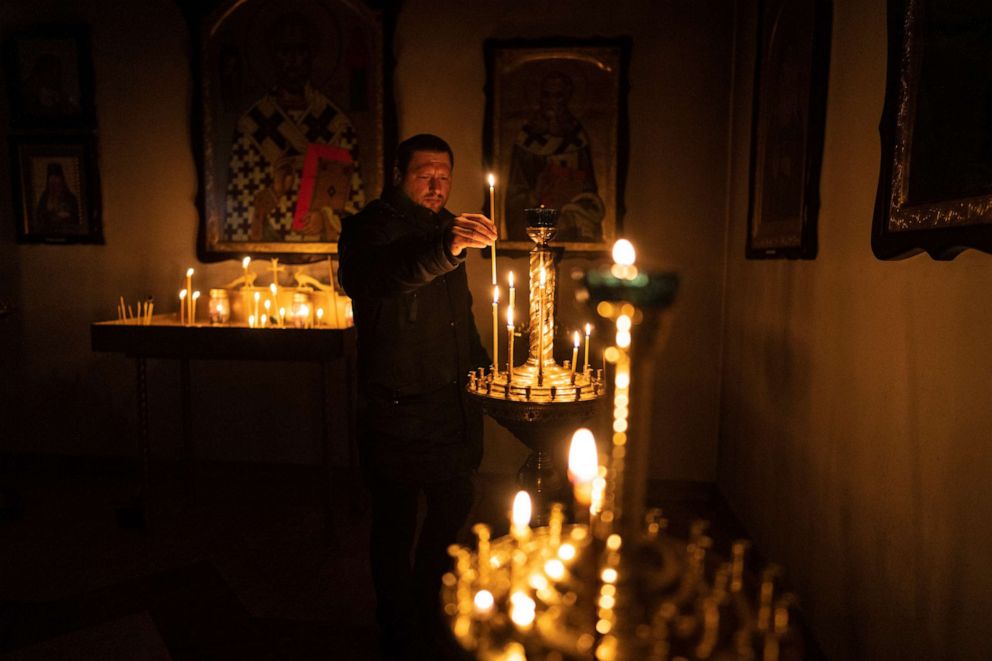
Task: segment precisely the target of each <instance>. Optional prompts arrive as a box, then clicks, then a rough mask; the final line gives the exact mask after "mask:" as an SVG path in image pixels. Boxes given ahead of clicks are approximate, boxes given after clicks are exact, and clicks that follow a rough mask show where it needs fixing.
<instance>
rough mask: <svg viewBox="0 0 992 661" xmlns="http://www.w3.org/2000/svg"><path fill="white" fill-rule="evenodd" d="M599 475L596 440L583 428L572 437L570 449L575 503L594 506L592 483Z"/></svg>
mask: <svg viewBox="0 0 992 661" xmlns="http://www.w3.org/2000/svg"><path fill="white" fill-rule="evenodd" d="M598 473H599V457H598V456H597V454H596V438H595V437H594V436H593V435H592V432H591V431H589V430H588V429H586V428H585V427H582V428H580V429H577V430H576V431H575V433H574V434H573V435H572V443H571V445H570V446H569V448H568V479H569V480H571V481H572V487H573V489H574V492H575V501H576V502H577V503H578V504H579V505H582V506H583V507H589V505H590V504H592V483H593V480H595V479H596V476H597V474H598Z"/></svg>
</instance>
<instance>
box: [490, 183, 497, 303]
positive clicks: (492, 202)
mask: <svg viewBox="0 0 992 661" xmlns="http://www.w3.org/2000/svg"><path fill="white" fill-rule="evenodd" d="M489 215H490V220H492V221H493V225H496V177H494V176H493V173H492V172H490V173H489ZM496 227H499V225H496ZM491 250H492V257H493V286H494V287H495V286H496V242H495V241H493V245H492V248H491Z"/></svg>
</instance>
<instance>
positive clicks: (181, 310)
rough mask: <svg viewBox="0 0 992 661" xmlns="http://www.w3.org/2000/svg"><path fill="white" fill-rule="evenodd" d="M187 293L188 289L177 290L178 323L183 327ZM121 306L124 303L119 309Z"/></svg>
mask: <svg viewBox="0 0 992 661" xmlns="http://www.w3.org/2000/svg"><path fill="white" fill-rule="evenodd" d="M188 291H189V290H188V289H181V290H179V323H180V324H182V325H183V326H185V325H186V294H187V293H188ZM123 306H124V303H123V302H122V303H121V307H123ZM125 312H126V311H125ZM126 318H127V317H126V315H125V319H126Z"/></svg>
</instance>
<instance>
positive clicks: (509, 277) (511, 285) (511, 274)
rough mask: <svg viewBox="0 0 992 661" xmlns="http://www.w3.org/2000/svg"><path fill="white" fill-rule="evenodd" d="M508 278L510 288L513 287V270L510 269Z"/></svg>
mask: <svg viewBox="0 0 992 661" xmlns="http://www.w3.org/2000/svg"><path fill="white" fill-rule="evenodd" d="M507 279H508V280H509V281H510V289H513V271H510V274H509V275H508V276H507Z"/></svg>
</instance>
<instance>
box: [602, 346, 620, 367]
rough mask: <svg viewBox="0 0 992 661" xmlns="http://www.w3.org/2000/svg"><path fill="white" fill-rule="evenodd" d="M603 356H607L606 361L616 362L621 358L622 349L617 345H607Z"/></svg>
mask: <svg viewBox="0 0 992 661" xmlns="http://www.w3.org/2000/svg"><path fill="white" fill-rule="evenodd" d="M603 357H604V358H606V362H608V363H615V362H617V361H618V360H620V350H619V349H617V348H616V347H607V348H606V351H605V352H604V353H603Z"/></svg>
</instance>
